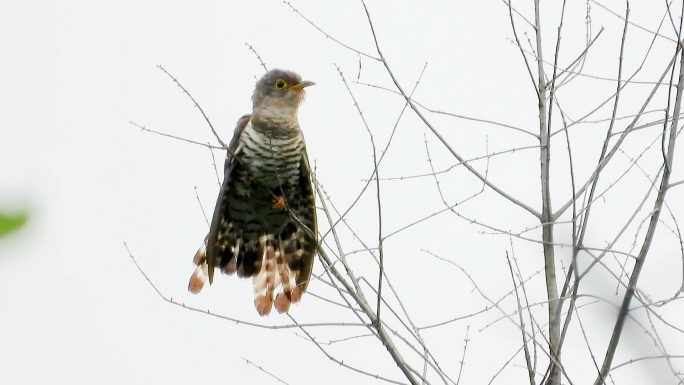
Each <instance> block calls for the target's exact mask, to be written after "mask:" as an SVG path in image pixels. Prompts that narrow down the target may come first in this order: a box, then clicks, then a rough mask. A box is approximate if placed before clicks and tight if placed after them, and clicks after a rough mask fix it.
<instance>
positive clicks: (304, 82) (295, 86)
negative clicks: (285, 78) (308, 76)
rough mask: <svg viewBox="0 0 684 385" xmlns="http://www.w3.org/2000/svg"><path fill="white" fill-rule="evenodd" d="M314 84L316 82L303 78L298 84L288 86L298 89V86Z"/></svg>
mask: <svg viewBox="0 0 684 385" xmlns="http://www.w3.org/2000/svg"><path fill="white" fill-rule="evenodd" d="M315 85H316V83H314V82H311V81H308V80H304V81H302V82H300V83H299V84H295V85H293V86H292V87H290V88H294V89H296V90H297V89H300V88H306V87H309V86H315Z"/></svg>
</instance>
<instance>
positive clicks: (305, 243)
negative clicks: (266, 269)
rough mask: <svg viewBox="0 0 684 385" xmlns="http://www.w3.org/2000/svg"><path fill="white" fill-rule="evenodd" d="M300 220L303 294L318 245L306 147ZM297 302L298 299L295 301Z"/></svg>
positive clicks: (299, 280)
mask: <svg viewBox="0 0 684 385" xmlns="http://www.w3.org/2000/svg"><path fill="white" fill-rule="evenodd" d="M299 189H300V204H299V210H297V211H298V214H299V218H297V220H298V222H299V227H300V230H299V231H298V233H299V234H298V236H299V238H300V242H301V243H302V253H301V257H300V258H301V263H300V269H299V274H298V276H297V287H298V288H299V290H300V291H301V293H302V294H303V293H304V291H306V287H307V286H308V284H309V280H310V278H311V270H312V269H313V264H314V259H315V256H316V246H317V245H318V224H317V221H316V195H315V193H314V189H313V176H312V172H311V166H310V164H309V158H308V156H307V153H306V148H305V149H304V151H303V153H302V161H301V162H300V165H299ZM293 302H296V301H293Z"/></svg>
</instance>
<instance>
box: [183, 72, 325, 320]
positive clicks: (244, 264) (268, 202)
mask: <svg viewBox="0 0 684 385" xmlns="http://www.w3.org/2000/svg"><path fill="white" fill-rule="evenodd" d="M313 85H315V83H314V82H311V81H305V80H302V78H301V77H300V76H299V75H298V74H296V73H294V72H292V71H288V70H281V69H272V70H270V71H268V72H266V74H264V75H263V76H262V77H261V79H259V80H258V81H257V84H256V87H255V88H254V93H253V95H252V113H251V114H249V115H244V116H242V117H241V118H240V119H239V120H238V122H237V125H236V128H235V132H234V134H233V138H232V140H231V142H230V144H229V146H228V153H227V154H226V160H225V163H224V176H223V183H222V185H221V188H220V190H219V195H218V199H217V200H216V208H215V209H214V214H213V216H212V220H211V226H210V229H209V234H208V235H207V236H206V237H205V239H204V242H203V243H202V245H201V246H200V248H199V250H198V251H197V253H196V254H195V257H194V258H193V263H194V264H195V265H196V268H195V271H194V272H193V274H192V276H191V278H190V282H189V284H188V290H189V291H190V292H191V293H193V294H197V293H199V292H200V291H201V290H202V288H203V287H204V285H205V283H206V281H207V280H209V283H210V284H211V283H212V282H213V277H214V268H216V267H218V268H219V269H220V271H221V272H222V273H225V274H228V275H232V274H234V273H236V272H237V275H238V277H241V278H250V277H251V278H252V284H253V286H254V306H255V308H256V310H257V312H258V313H259V315H261V316H266V315H268V314H269V313H270V312H271V309H272V307H273V306H275V308H276V310H277V311H278V312H279V313H284V312H288V311H289V309H290V305H291V304H292V303H297V302H299V301H300V300H301V298H302V295H303V294H304V292H305V291H306V288H307V286H308V284H309V280H310V278H311V271H312V269H313V263H314V258H315V253H316V247H317V244H318V233H317V222H316V201H315V196H314V190H313V186H312V175H311V174H312V172H311V166H310V164H309V159H308V156H307V152H306V143H305V141H304V135H303V133H302V130H301V128H300V127H299V121H298V117H297V116H298V110H299V106H300V105H301V103H302V102H303V101H304V99H305V96H306V94H305V90H304V89H305V88H306V87H310V86H313ZM276 290H278V293H277V295H276V297H275V299H274V298H273V297H274V295H275V294H276Z"/></svg>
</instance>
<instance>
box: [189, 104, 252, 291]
mask: <svg viewBox="0 0 684 385" xmlns="http://www.w3.org/2000/svg"><path fill="white" fill-rule="evenodd" d="M251 117H252V116H251V115H243V116H242V117H241V118H240V119H239V120H238V122H237V125H236V126H235V131H234V133H233V138H232V139H231V141H230V144H229V145H228V154H226V161H225V163H224V165H223V184H222V185H221V190H220V191H219V196H218V199H217V200H216V208H215V209H214V215H213V216H212V219H211V227H210V230H209V234H208V235H207V237H206V238H205V239H204V242H203V243H202V246H201V247H200V249H199V250H198V251H197V254H195V258H194V260H193V262H194V263H195V265H197V268H196V269H195V272H194V273H193V275H192V277H191V278H190V283H189V285H188V290H190V291H191V292H192V293H199V291H200V290H202V287H203V286H204V283H205V281H206V279H207V276H208V278H209V283H211V282H212V281H213V279H214V254H215V253H216V240H217V238H218V233H219V227H220V226H219V225H220V223H221V212H222V207H223V204H224V200H225V196H226V193H227V192H228V189H229V188H230V182H231V176H232V175H231V174H232V172H233V169H234V168H235V164H236V163H237V162H238V161H239V160H238V158H237V156H238V155H239V152H240V148H239V147H240V135H242V132H243V131H244V130H245V127H247V123H249V120H250V119H251Z"/></svg>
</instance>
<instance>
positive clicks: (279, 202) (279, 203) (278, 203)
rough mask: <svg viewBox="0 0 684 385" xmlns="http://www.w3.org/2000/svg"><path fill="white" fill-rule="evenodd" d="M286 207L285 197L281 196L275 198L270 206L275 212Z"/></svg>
mask: <svg viewBox="0 0 684 385" xmlns="http://www.w3.org/2000/svg"><path fill="white" fill-rule="evenodd" d="M286 206H287V202H285V197H284V196H282V195H280V196H277V197H276V198H275V199H274V200H273V206H272V207H273V208H274V209H276V210H282V209H284V208H285V207H286Z"/></svg>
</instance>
